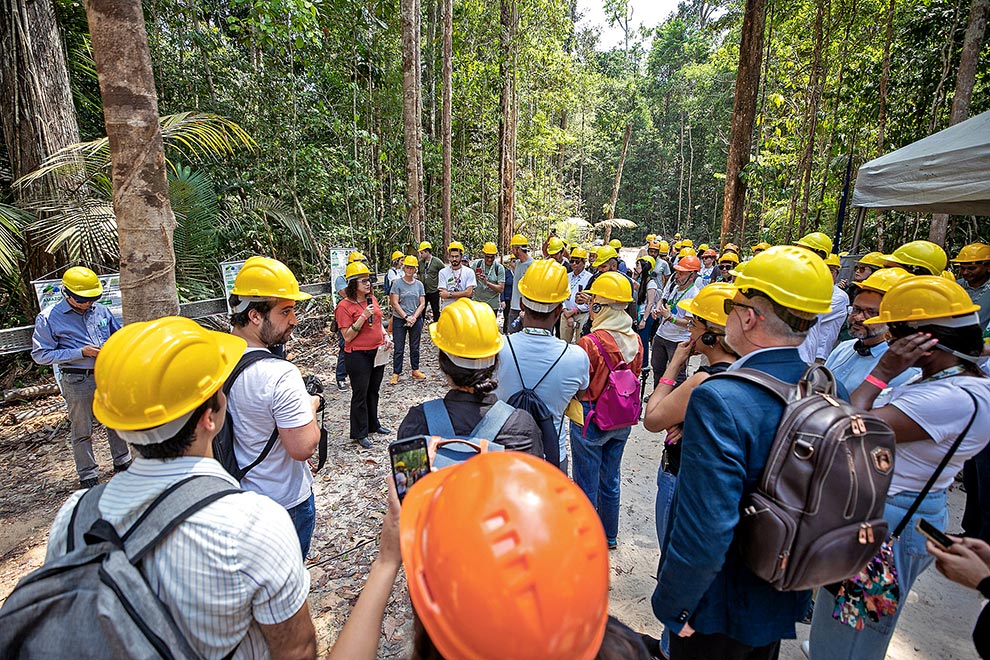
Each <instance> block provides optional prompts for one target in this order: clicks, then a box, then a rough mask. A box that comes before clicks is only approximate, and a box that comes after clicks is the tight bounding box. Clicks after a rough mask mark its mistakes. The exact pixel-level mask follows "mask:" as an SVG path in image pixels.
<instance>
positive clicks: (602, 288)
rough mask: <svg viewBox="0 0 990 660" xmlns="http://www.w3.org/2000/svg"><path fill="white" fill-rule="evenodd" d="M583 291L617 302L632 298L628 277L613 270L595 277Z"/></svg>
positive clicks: (627, 301)
mask: <svg viewBox="0 0 990 660" xmlns="http://www.w3.org/2000/svg"><path fill="white" fill-rule="evenodd" d="M585 291H586V292H588V293H590V294H591V295H593V296H601V297H602V298H608V299H609V300H613V301H615V302H618V303H629V302H632V299H633V297H632V283H631V282H630V281H629V278H628V277H626V276H625V275H623V274H622V273H616V272H614V271H612V272H608V273H602V274H601V275H599V276H598V277H596V278H595V281H594V282H592V283H591V286H589V287H588V288H587V289H585Z"/></svg>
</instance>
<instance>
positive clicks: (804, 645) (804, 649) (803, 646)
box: [801, 639, 811, 658]
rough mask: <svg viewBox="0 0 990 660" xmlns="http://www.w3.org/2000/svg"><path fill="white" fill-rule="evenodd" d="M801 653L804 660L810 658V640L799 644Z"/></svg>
mask: <svg viewBox="0 0 990 660" xmlns="http://www.w3.org/2000/svg"><path fill="white" fill-rule="evenodd" d="M801 652H802V653H804V657H806V658H810V657H811V641H810V640H807V639H806V640H804V641H803V642H801Z"/></svg>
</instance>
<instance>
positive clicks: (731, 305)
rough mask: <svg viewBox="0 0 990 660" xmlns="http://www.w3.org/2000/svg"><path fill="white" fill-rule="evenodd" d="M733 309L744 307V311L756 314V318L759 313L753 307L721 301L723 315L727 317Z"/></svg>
mask: <svg viewBox="0 0 990 660" xmlns="http://www.w3.org/2000/svg"><path fill="white" fill-rule="evenodd" d="M735 307H744V308H745V309H751V310H753V311H754V312H756V315H757V316H759V315H760V311H759V310H758V309H756V308H755V307H753V306H752V305H744V304H743V303H740V302H736V301H735V300H723V301H722V311H723V312H725V315H726V316H728V315H729V314H731V313H732V309H733V308H735Z"/></svg>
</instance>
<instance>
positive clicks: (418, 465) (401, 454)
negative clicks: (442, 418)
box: [388, 435, 430, 502]
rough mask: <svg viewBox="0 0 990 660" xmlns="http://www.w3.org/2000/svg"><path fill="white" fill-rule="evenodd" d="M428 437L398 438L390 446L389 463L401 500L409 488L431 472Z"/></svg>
mask: <svg viewBox="0 0 990 660" xmlns="http://www.w3.org/2000/svg"><path fill="white" fill-rule="evenodd" d="M426 442H427V437H426V436H425V435H419V436H416V437H414V438H405V439H404V440H396V441H395V442H393V443H392V444H390V445H389V446H388V458H389V463H391V465H392V478H393V479H395V490H396V492H397V493H398V494H399V501H400V502H401V501H402V500H403V499H404V498H405V496H406V492H407V491H408V490H409V488H410V487H411V486H412V485H413V484H414V483H416V482H417V481H419V480H420V479H422V478H423V477H425V476H426V475H428V474H429V473H430V455H429V453H428V452H427V450H426Z"/></svg>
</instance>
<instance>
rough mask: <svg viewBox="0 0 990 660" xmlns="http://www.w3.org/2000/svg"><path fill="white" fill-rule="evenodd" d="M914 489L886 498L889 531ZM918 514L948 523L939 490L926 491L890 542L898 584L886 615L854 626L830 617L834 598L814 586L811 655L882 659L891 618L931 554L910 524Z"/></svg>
mask: <svg viewBox="0 0 990 660" xmlns="http://www.w3.org/2000/svg"><path fill="white" fill-rule="evenodd" d="M917 496H918V494H917V493H898V494H897V495H891V496H889V497H887V506H886V508H885V509H884V515H883V517H884V518H885V519H886V520H887V524H888V525H889V526H890V531H891V532H893V531H894V528H895V527H896V526H897V524H898V523H900V521H901V519H902V518H903V517H904V515H905V514H906V513H907V510H908V508H909V507H910V506H911V503H912V502H914V499H915V498H916V497H917ZM919 518H924V519H925V520H927V521H928V522H930V523H932V524H933V525H935V527H937V528H938V529H940V530H944V529H945V526H946V525H947V524H948V522H949V511H948V509H947V508H946V501H945V491H944V490H937V491H931V492H930V493H928V495H927V496H926V497H925V499H924V501H922V503H921V506H920V507H919V508H918V511H917V513H915V514H914V516H913V517H912V518H911V521H910V522H909V523H908V525H907V527H905V528H904V532H903V533H902V534H901V538H900V539H899V540H897V541H896V542H894V545H893V550H894V566H895V567H896V568H897V583H898V584H899V585H900V588H901V599H900V605H899V606H898V608H897V612H895V613H894V614H893V615H892V616H885V617H881V619H880V621H879V622H877V623H873V622H870V621H868V622H867V623H866V627H865V628H863V630H861V631H858V632H857V631H856V630H855V629H854V628H850V627H849V626H847V625H845V624H844V623H840V622H839V621H836V620H835V619H833V618H832V610H833V609H834V608H835V597H834V596H832V594H831V593H829V592H828V591H827V590H826V589H819V590H818V593H817V595H816V596H815V614H814V616H813V617H812V620H811V660H844V659H848V660H883V658H884V657H885V656H886V655H887V646H888V645H889V644H890V638H891V637H893V635H894V627H895V626H896V625H897V619H898V617H899V616H900V614H901V611H903V609H904V607H905V606H906V605H907V598H908V592H909V591H911V585H913V584H914V581H915V580H917V579H918V576H919V575H921V572H922V571H924V570H925V569H926V568H928V566H929V564H931V563H932V562H933V561H934V560H935V558H934V557H932V556H931V555H930V554H928V551H927V550H925V537H924V536H922V535H921V534H920V533H919V532H918V530H917V529H915V525H916V524H917V521H918V519H919Z"/></svg>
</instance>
